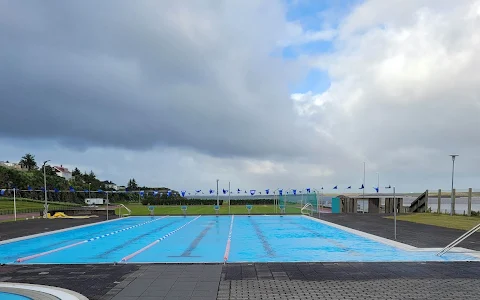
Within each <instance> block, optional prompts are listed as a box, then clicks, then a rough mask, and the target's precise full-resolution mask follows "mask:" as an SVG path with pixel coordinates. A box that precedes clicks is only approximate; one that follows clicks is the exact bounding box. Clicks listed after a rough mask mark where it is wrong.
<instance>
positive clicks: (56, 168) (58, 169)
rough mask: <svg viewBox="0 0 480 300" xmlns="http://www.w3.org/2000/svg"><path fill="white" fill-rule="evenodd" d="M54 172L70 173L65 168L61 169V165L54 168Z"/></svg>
mask: <svg viewBox="0 0 480 300" xmlns="http://www.w3.org/2000/svg"><path fill="white" fill-rule="evenodd" d="M53 168H54V169H55V170H57V171H58V172H62V173H72V172H70V171H69V170H68V169H67V168H65V167H63V166H62V165H60V167H59V166H54V167H53Z"/></svg>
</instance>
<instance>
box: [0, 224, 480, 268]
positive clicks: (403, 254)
mask: <svg viewBox="0 0 480 300" xmlns="http://www.w3.org/2000/svg"><path fill="white" fill-rule="evenodd" d="M232 221H233V222H232ZM18 259H20V261H18ZM225 259H226V260H227V262H231V263H234V262H318V261H319V262H355V261H359V262H369V261H384V262H389V261H466V260H476V258H475V257H473V256H470V255H467V254H460V253H448V254H446V255H444V256H442V257H437V256H435V252H434V251H427V252H424V251H422V252H418V251H406V250H402V249H399V248H396V247H393V246H390V245H387V244H384V243H380V242H377V241H373V240H371V239H369V238H365V237H362V236H359V235H356V234H353V233H349V232H346V231H344V230H341V229H338V228H335V227H332V226H329V225H327V224H324V223H320V222H318V221H315V220H313V219H310V218H306V217H303V216H283V217H280V216H251V217H249V216H235V217H233V219H232V217H231V216H219V217H216V216H200V217H199V216H187V217H178V216H168V217H130V218H123V219H118V220H115V221H110V222H104V223H99V224H95V225H92V226H87V227H82V228H74V229H72V230H68V231H64V232H60V233H53V234H49V235H45V236H41V237H36V238H30V239H26V240H22V241H17V242H11V243H7V244H3V245H0V263H22V264H41V263H60V264H70V263H113V262H125V263H151V262H178V263H219V262H223V261H224V260H225Z"/></svg>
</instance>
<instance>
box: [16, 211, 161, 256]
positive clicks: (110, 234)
mask: <svg viewBox="0 0 480 300" xmlns="http://www.w3.org/2000/svg"><path fill="white" fill-rule="evenodd" d="M166 217H167V216H165V217H161V218H157V219H154V220H150V221H147V222H143V223H140V224H137V225H133V226H130V227H127V228H123V229H119V230H115V231H112V232H110V233H107V234H102V235H99V236H96V237H93V238H90V239H87V240H83V241H81V242H77V243H74V244H70V245H67V246H64V247H60V248H55V249H52V250H49V251H45V252H40V253H37V254H33V255H29V256H25V257H20V258H18V259H17V260H16V261H15V262H17V263H21V262H24V261H27V260H31V259H34V258H37V257H41V256H45V255H48V254H52V253H55V252H58V251H62V250H65V249H69V248H72V247H75V246H78V245H82V244H86V243H89V242H93V241H96V240H99V239H102V238H106V237H108V236H112V235H115V234H117V233H121V232H124V231H127V230H130V229H134V228H137V227H140V226H143V225H147V224H150V223H152V222H156V221H158V220H162V219H164V218H166Z"/></svg>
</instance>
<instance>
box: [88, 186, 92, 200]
mask: <svg viewBox="0 0 480 300" xmlns="http://www.w3.org/2000/svg"><path fill="white" fill-rule="evenodd" d="M91 184H92V183H91V182H89V183H88V198H89V199H91V198H92V197H90V185H91Z"/></svg>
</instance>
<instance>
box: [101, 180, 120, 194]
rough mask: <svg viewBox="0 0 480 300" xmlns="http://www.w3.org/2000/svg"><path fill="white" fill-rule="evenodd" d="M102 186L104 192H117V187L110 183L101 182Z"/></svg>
mask: <svg viewBox="0 0 480 300" xmlns="http://www.w3.org/2000/svg"><path fill="white" fill-rule="evenodd" d="M103 184H104V185H105V189H106V190H114V191H118V186H117V185H116V184H115V183H113V182H111V181H108V180H106V181H104V182H103Z"/></svg>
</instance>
